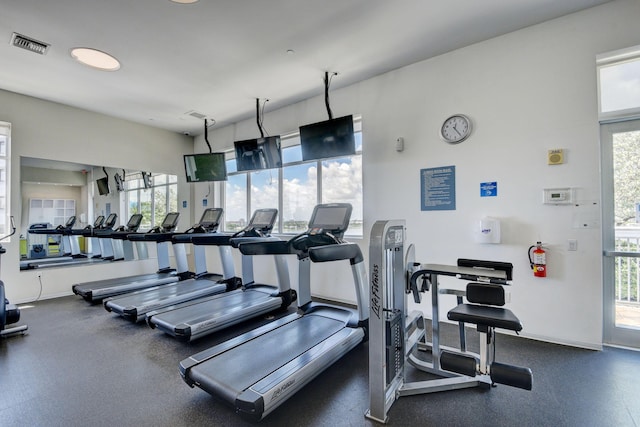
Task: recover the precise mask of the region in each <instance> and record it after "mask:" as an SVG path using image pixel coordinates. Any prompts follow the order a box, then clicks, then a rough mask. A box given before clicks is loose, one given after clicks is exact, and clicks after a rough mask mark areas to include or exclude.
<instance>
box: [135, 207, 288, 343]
mask: <svg viewBox="0 0 640 427" xmlns="http://www.w3.org/2000/svg"><path fill="white" fill-rule="evenodd" d="M277 216H278V210H277V209H258V210H256V211H255V212H254V213H253V216H252V217H251V220H250V221H249V224H248V225H247V226H246V227H245V228H244V229H242V230H241V231H239V232H237V233H235V234H230V235H224V234H218V235H215V234H214V235H204V236H193V238H192V239H191V242H192V243H193V244H194V245H196V246H199V245H216V246H220V245H226V246H229V245H231V246H233V247H238V246H239V245H240V244H242V243H247V242H249V241H260V240H264V239H265V238H268V236H269V234H270V233H271V230H272V229H273V224H274V223H275V220H276V217H277ZM273 240H275V239H273ZM286 256H287V255H275V256H274V261H275V263H276V274H277V277H278V286H273V285H265V284H259V283H255V282H254V280H253V261H252V258H251V256H249V255H243V260H242V281H243V284H242V288H241V289H236V290H232V291H230V292H225V293H222V294H218V295H213V296H210V297H207V298H200V299H196V300H193V301H190V302H186V303H183V304H179V305H175V306H171V307H167V308H165V309H162V310H156V311H152V312H149V313H147V319H146V320H147V324H148V325H149V326H150V327H152V328H158V329H159V330H161V331H163V332H165V333H167V334H169V335H172V336H174V337H176V338H177V339H179V340H181V341H193V340H195V339H198V338H201V337H203V336H205V335H208V334H211V333H213V332H216V331H219V330H221V329H224V328H227V327H229V326H232V325H235V324H236V323H239V322H242V321H244V320H247V319H251V318H253V317H257V316H261V315H263V314H266V313H269V312H271V311H274V310H278V309H286V308H287V307H288V306H289V305H291V303H292V302H293V301H295V300H296V291H295V290H293V289H291V287H290V281H289V270H288V267H287V261H286Z"/></svg>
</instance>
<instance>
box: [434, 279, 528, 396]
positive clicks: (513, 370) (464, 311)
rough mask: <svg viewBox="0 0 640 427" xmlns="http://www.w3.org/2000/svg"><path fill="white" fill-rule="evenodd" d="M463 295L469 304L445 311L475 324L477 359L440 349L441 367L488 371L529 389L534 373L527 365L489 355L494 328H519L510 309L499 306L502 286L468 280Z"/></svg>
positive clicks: (472, 373) (465, 372)
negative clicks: (478, 336)
mask: <svg viewBox="0 0 640 427" xmlns="http://www.w3.org/2000/svg"><path fill="white" fill-rule="evenodd" d="M466 298H467V301H468V302H469V303H464V304H458V305H457V306H456V307H454V308H453V309H452V310H450V311H449V312H448V313H447V318H448V319H449V320H453V321H456V322H461V323H470V324H474V325H476V327H477V330H478V332H479V333H480V360H479V361H478V360H477V359H476V358H475V357H474V356H470V355H463V354H457V353H451V352H448V351H443V352H442V354H441V358H440V362H441V365H442V368H443V369H446V370H450V371H453V372H457V373H461V374H463V375H468V376H475V375H476V373H480V374H489V375H490V376H491V380H492V381H493V382H494V383H500V384H506V385H510V386H513V387H518V388H522V389H525V390H531V388H532V385H533V384H532V383H533V376H532V374H531V370H530V369H529V368H523V367H519V366H512V365H505V364H502V363H497V362H495V360H494V359H495V354H489V353H490V350H491V347H490V344H491V342H492V341H493V340H495V329H496V328H498V329H505V330H509V331H514V332H516V333H517V332H520V331H521V330H522V323H521V322H520V319H518V318H517V317H516V316H515V315H514V314H513V313H512V312H511V310H509V309H506V308H502V307H501V306H503V305H504V304H505V295H504V288H503V287H502V286H501V285H496V284H489V283H469V284H467V291H466ZM494 348H495V346H494Z"/></svg>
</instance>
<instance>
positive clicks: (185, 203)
mask: <svg viewBox="0 0 640 427" xmlns="http://www.w3.org/2000/svg"><path fill="white" fill-rule="evenodd" d="M182 207H183V208H186V207H187V201H186V200H183V201H182Z"/></svg>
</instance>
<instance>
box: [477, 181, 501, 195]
mask: <svg viewBox="0 0 640 427" xmlns="http://www.w3.org/2000/svg"><path fill="white" fill-rule="evenodd" d="M497 195H498V183H497V182H495V181H494V182H481V183H480V197H496V196H497Z"/></svg>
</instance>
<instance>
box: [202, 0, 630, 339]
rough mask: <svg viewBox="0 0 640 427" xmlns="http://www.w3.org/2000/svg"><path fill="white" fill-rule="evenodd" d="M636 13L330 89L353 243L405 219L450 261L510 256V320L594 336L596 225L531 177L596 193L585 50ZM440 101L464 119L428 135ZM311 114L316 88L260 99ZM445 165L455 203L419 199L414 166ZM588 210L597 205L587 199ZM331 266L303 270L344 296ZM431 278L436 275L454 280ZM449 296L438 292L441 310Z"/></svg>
mask: <svg viewBox="0 0 640 427" xmlns="http://www.w3.org/2000/svg"><path fill="white" fill-rule="evenodd" d="M639 16H640V2H638V1H635V0H620V1H614V2H612V3H608V4H606V5H603V6H599V7H596V8H592V9H589V10H586V11H583V12H579V13H576V14H572V15H568V16H565V17H562V18H559V19H556V20H553V21H549V22H546V23H543V24H540V25H536V26H533V27H529V28H526V29H523V30H521V31H517V32H514V33H511V34H507V35H505V36H502V37H498V38H495V39H492V40H488V41H486V42H483V43H478V44H476V45H473V46H469V47H466V48H464V49H460V50H457V51H454V52H450V53H448V54H445V55H442V56H439V57H436V58H433V59H430V60H426V61H423V62H420V63H416V64H414V65H411V66H408V67H404V68H402V69H398V70H395V71H392V72H389V73H387V74H384V75H381V76H378V77H376V78H372V79H370V80H367V81H363V82H361V83H358V84H355V85H352V86H349V87H346V88H343V89H339V90H333V91H332V93H331V106H332V110H333V112H334V116H335V117H338V116H340V115H345V114H351V113H353V114H362V117H363V135H364V143H365V148H364V154H363V156H364V161H363V164H364V168H363V169H364V172H363V173H364V203H365V209H364V220H365V230H366V231H365V239H364V240H363V241H362V242H360V243H361V246H362V248H363V251H364V252H365V253H366V252H367V251H368V244H369V242H368V233H369V230H370V229H371V227H372V225H373V223H374V222H375V221H376V220H378V219H405V220H406V222H407V238H408V241H409V242H412V243H415V244H416V246H417V248H416V249H417V250H416V255H417V260H418V261H420V262H425V263H427V262H428V263H446V264H454V263H455V262H456V260H457V258H460V257H465V258H479V259H492V260H501V261H508V262H512V263H513V264H514V269H515V271H514V281H513V284H514V286H513V287H512V288H511V293H512V303H511V306H510V307H511V309H512V310H513V311H514V312H515V313H516V314H517V315H518V316H519V317H520V318H521V320H522V321H523V323H524V331H523V332H524V334H523V335H525V336H529V337H534V338H539V339H544V340H549V341H555V342H561V343H567V344H572V345H579V346H585V347H591V348H599V347H600V346H601V341H602V267H601V251H602V247H601V229H600V227H599V226H595V227H590V228H586V229H577V228H574V227H573V221H574V219H575V218H577V217H580V216H581V215H583V214H584V212H583V211H581V210H579V209H578V208H574V207H571V206H548V205H543V204H542V203H541V199H542V189H543V188H547V187H573V188H575V189H576V196H577V199H578V200H579V201H584V202H596V203H599V199H600V175H599V139H598V138H599V136H598V135H599V130H598V116H597V101H596V100H597V92H596V68H595V57H596V55H597V54H600V53H603V52H607V51H611V50H616V49H621V48H625V47H629V46H634V45H639V44H640V30H639V29H638V28H639V27H638V25H637V18H638V17H639ZM322 71H323V70H318V75H319V76H320V75H321V73H322ZM337 71H339V70H337ZM338 79H339V77H338ZM453 113H466V114H468V115H470V116H471V117H472V119H473V122H474V126H475V130H474V133H473V135H472V136H471V138H470V139H469V140H468V141H466V142H464V143H463V144H460V145H447V144H445V143H443V142H442V141H440V139H439V137H438V129H439V127H440V125H441V123H442V122H443V120H444V119H445V118H446V117H448V116H449V115H451V114H453ZM325 119H326V110H325V108H324V105H323V99H322V98H321V97H316V98H312V99H309V100H307V101H304V102H301V103H298V104H295V105H291V106H289V107H285V108H282V109H280V110H278V111H272V112H268V113H266V114H265V117H264V123H265V125H266V127H267V128H268V129H269V130H270V133H271V134H279V133H286V132H290V131H292V130H296V129H297V128H298V126H299V125H302V124H306V123H311V122H315V121H320V120H325ZM257 133H258V130H257V128H256V126H255V124H254V122H253V119H250V120H246V121H243V122H241V123H237V124H235V125H232V126H227V127H224V128H220V129H217V130H213V131H212V132H210V138H209V139H210V141H212V143H213V145H214V149H215V150H224V149H231V148H232V143H233V140H235V139H245V138H251V137H255V136H256V135H257ZM399 136H402V137H404V138H405V145H406V149H405V151H404V152H402V153H397V152H395V149H394V141H395V140H396V138H397V137H399ZM203 147H204V142H203V138H202V137H199V138H197V139H196V142H195V151H196V152H199V151H203V149H204V148H203ZM554 148H563V149H564V150H565V153H566V164H564V165H561V166H548V165H547V157H546V156H547V150H549V149H554ZM447 165H455V166H456V191H457V210H455V211H441V212H423V211H421V210H420V180H419V173H420V169H422V168H429V167H438V166H447ZM485 181H497V183H498V196H497V197H490V198H481V197H480V189H479V185H480V183H481V182H485ZM198 197H199V196H196V199H197V198H198ZM594 209H595V211H594V212H595V213H596V217H597V218H599V215H600V210H599V209H600V207H599V206H597V207H596V208H594ZM589 213H590V212H588V214H589ZM487 215H489V216H494V217H497V218H499V219H500V220H501V222H502V235H503V237H502V244H500V245H481V244H477V243H475V242H474V240H473V237H472V232H471V230H472V228H473V227H474V225H475V223H476V221H477V220H479V219H480V218H481V217H483V216H487ZM538 239H541V240H542V241H543V242H545V244H546V246H548V248H549V251H548V269H549V273H548V277H547V278H545V279H540V278H534V277H533V275H532V273H531V270H530V268H529V264H528V258H527V248H528V247H529V246H530V245H532V244H534V243H535V241H536V240H538ZM568 239H576V240H577V241H578V251H576V252H568V251H567V245H568V242H567V241H568ZM315 270H320V268H319V267H318V268H316V269H315ZM315 270H314V273H315V272H316V271H315ZM336 271H337V270H335V271H332V272H331V273H322V274H331V275H333V276H335V275H336V274H337V275H340V276H342V279H341V280H338V281H336V280H332V279H329V278H328V277H327V276H326V275H325V276H323V275H319V276H318V277H316V278H314V292H315V293H316V294H318V295H321V296H333V297H337V298H339V299H346V300H350V301H354V299H355V293H354V292H353V290H352V289H350V288H349V285H348V284H349V283H350V282H349V281H350V280H351V277H350V275H349V273H348V268H345V269H344V270H341V271H342V273H336ZM333 276H332V277H333ZM292 277H293V276H292ZM445 280H446V279H443V281H442V282H443V283H442V284H443V285H445V286H446V285H451V286H454V285H456V286H462V285H464V283H462V282H461V281H456V280H455V279H454V280H449V281H448V282H446V281H445ZM456 282H460V283H456ZM336 283H340V284H341V285H338V284H336ZM345 284H347V285H346V286H347V287H346V288H345ZM425 301H429V296H426V297H425V299H424V300H423V303H422V307H421V308H422V309H423V310H424V311H425V314H426V315H427V316H428V317H430V306H429V305H428V304H427V303H426V302H425ZM454 302H455V301H454V298H453V297H450V300H447V297H445V299H444V302H443V304H442V305H443V306H444V307H443V310H442V315H444V313H446V311H447V310H448V309H449V308H450V307H452V306H453V305H454Z"/></svg>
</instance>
